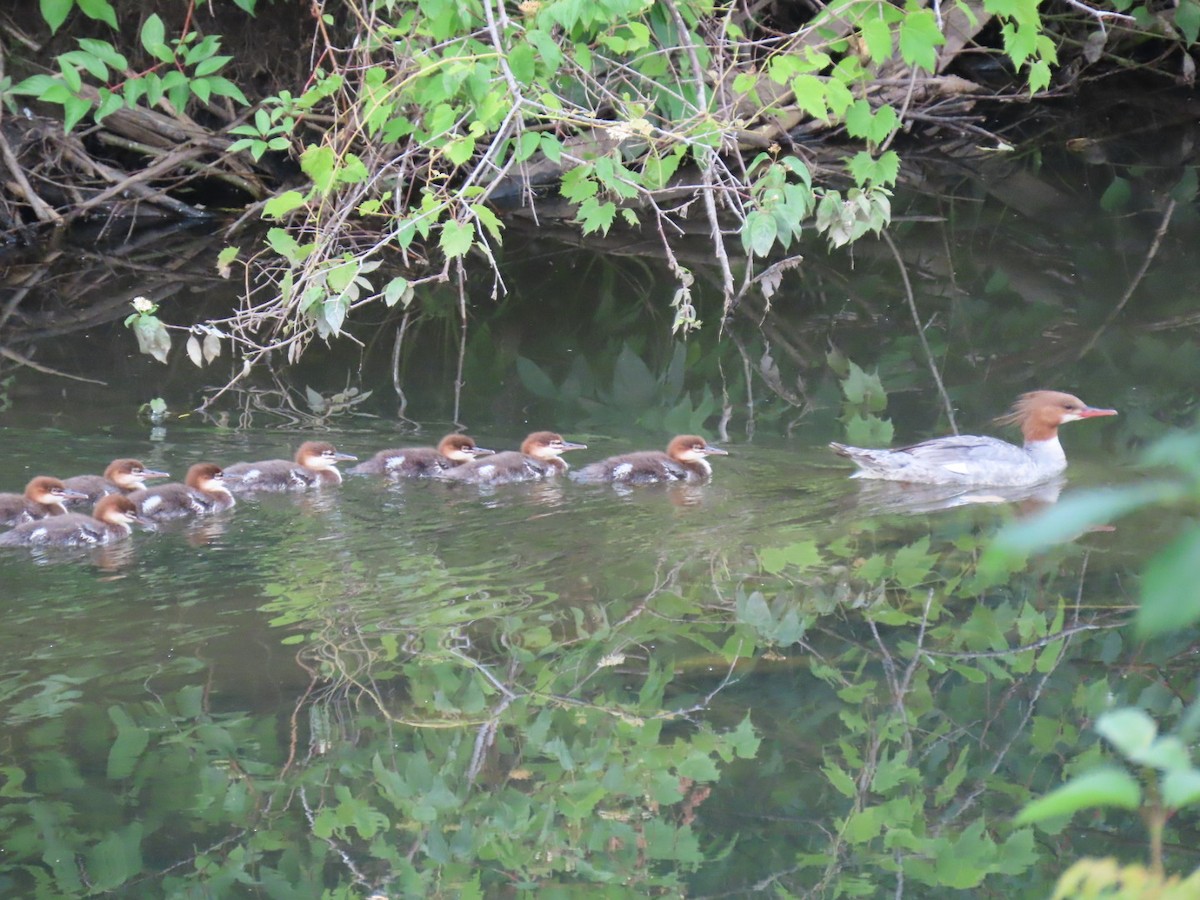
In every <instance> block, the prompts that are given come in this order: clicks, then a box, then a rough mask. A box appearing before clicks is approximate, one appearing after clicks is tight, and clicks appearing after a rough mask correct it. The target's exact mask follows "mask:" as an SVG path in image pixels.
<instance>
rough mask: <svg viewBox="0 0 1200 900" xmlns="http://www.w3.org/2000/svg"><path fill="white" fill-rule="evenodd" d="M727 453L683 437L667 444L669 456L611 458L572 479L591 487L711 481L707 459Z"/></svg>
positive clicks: (646, 453)
mask: <svg viewBox="0 0 1200 900" xmlns="http://www.w3.org/2000/svg"><path fill="white" fill-rule="evenodd" d="M728 455H729V454H728V452H727V451H725V450H722V449H720V448H719V447H714V446H712V445H711V444H708V443H707V442H706V441H705V440H704V438H702V437H697V436H696V435H694V434H681V435H679V436H678V437H676V438H673V439H672V440H671V443H669V444H667V452H666V453H662V452H660V451H658V450H642V451H639V452H637V453H624V454H622V455H620V456H610V457H609V458H608V459H602V460H600V462H594V463H592V464H591V465H590V466H584V467H583V468H582V469H580V470H579V471H578V472H573V473H572V474H571V477H572V478H573V479H574V480H576V481H584V482H590V483H596V482H613V483H617V484H656V483H658V482H660V481H686V482H690V483H692V484H697V483H700V482H705V481H708V480H709V479H710V478H712V466H710V465H709V464H708V460H706V459H705V458H704V457H706V456H728Z"/></svg>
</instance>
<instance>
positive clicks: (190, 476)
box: [128, 463, 234, 522]
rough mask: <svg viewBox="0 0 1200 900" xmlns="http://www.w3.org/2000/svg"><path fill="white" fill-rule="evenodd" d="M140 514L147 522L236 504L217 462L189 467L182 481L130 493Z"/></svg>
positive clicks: (216, 510) (217, 509) (175, 517)
mask: <svg viewBox="0 0 1200 900" xmlns="http://www.w3.org/2000/svg"><path fill="white" fill-rule="evenodd" d="M128 497H129V499H130V500H132V501H133V502H134V503H135V504H136V505H137V511H138V515H140V516H141V517H142V518H143V519H144V520H145V521H147V522H165V521H167V520H168V519H182V518H183V517H184V516H208V515H212V514H213V513H219V512H223V511H224V510H227V509H229V508H230V507H231V506H233V504H234V499H233V494H231V493H229V489H228V488H227V487H225V477H224V473H223V472H222V471H221V467H220V466H218V465H216V464H215V463H196V464H195V465H194V466H192V467H191V468H190V469H188V473H187V477H186V478H185V479H184V483H183V484H179V483H178V482H176V483H174V484H164V485H161V486H159V487H154V488H147V489H145V490H141V491H134V492H133V493H132V494H129V495H128Z"/></svg>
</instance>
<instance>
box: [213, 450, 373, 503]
mask: <svg viewBox="0 0 1200 900" xmlns="http://www.w3.org/2000/svg"><path fill="white" fill-rule="evenodd" d="M356 459H358V457H357V456H351V455H350V454H349V453H338V452H337V450H335V449H334V447H333V444H327V443H325V442H324V441H305V442H304V443H303V444H301V445H300V449H299V450H297V451H296V457H295V459H294V460H290V461H289V460H286V459H264V460H262V461H261V462H249V463H248V462H240V463H234V464H233V465H232V466H226V467H225V478H226V484H227V485H228V487H230V488H231V489H232V490H235V491H307V490H309V489H310V488H318V487H321V486H322V485H325V484H341V483H342V473H341V472H339V471H338V467H337V464H338V463H339V462H341V461H343V460H356Z"/></svg>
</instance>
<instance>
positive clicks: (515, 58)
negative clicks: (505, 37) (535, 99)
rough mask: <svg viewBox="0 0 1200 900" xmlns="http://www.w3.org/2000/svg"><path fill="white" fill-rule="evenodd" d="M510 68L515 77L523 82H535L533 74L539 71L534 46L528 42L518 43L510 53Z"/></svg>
mask: <svg viewBox="0 0 1200 900" xmlns="http://www.w3.org/2000/svg"><path fill="white" fill-rule="evenodd" d="M508 68H509V70H510V71H511V72H512V73H513V77H514V78H516V79H517V81H519V82H521V84H524V85H529V84H533V76H534V75H535V74H536V72H537V66H536V60H535V59H534V55H533V46H532V45H530V44H527V43H520V44H517V45H516V46H515V47H513V48H512V50H510V51H509V54H508Z"/></svg>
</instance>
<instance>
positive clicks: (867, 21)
mask: <svg viewBox="0 0 1200 900" xmlns="http://www.w3.org/2000/svg"><path fill="white" fill-rule="evenodd" d="M860 27H861V29H862V36H863V43H864V44H866V47H867V53H869V54H870V56H871V62H873V63H875V65H877V66H880V65H883V64H884V63H885V62H887V61H888V60H889V59H891V58H892V53H893V52H895V51H894V49H893V47H892V28H891V26H890V25H888V23H887V22H885V21H884V20H883V17H882V16H880V15H867V16H865V17H864V18H863V20H862V22H861V23H860Z"/></svg>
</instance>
